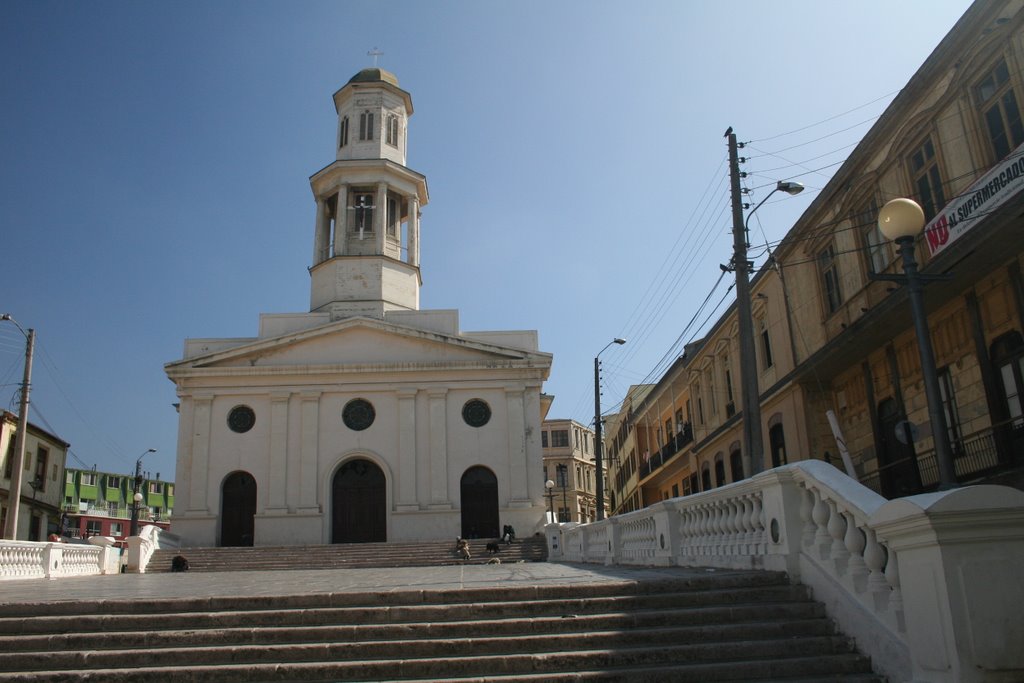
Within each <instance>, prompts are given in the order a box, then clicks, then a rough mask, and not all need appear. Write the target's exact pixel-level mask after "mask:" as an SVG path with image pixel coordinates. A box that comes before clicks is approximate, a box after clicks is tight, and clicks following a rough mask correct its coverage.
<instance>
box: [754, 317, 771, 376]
mask: <svg viewBox="0 0 1024 683" xmlns="http://www.w3.org/2000/svg"><path fill="white" fill-rule="evenodd" d="M757 324H758V328H759V329H760V330H761V334H760V335H759V336H760V337H761V371H762V372H763V371H765V370H767V369H768V368H770V367H771V366H773V365H775V359H774V358H772V338H771V337H770V336H768V324H767V323H766V322H765V321H764V318H761V319H760V320H759V321H758V323H757Z"/></svg>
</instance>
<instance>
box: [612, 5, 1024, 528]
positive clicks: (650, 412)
mask: <svg viewBox="0 0 1024 683" xmlns="http://www.w3.org/2000/svg"><path fill="white" fill-rule="evenodd" d="M1022 74H1024V3H1022V2H1020V1H1019V0H1001V1H999V2H976V3H974V4H973V5H972V6H971V7H970V8H969V9H968V11H967V12H966V13H965V14H964V15H963V17H962V18H961V19H960V20H959V21H958V22H957V24H956V25H955V26H954V27H953V29H952V30H951V31H950V32H949V34H948V35H946V36H945V37H944V38H943V39H942V40H941V42H940V43H939V45H938V46H937V47H936V48H935V50H934V52H933V53H932V54H931V55H930V56H929V57H928V59H927V61H926V62H925V63H924V64H923V65H922V67H921V68H920V69H919V70H918V72H917V73H916V74H915V75H914V76H913V77H912V78H911V80H910V82H909V83H908V84H907V85H906V87H904V88H903V89H902V91H901V92H900V94H899V95H898V96H897V97H896V98H895V99H894V100H893V102H892V103H891V104H890V106H889V107H888V108H887V109H886V111H885V112H884V113H883V115H882V116H881V117H880V118H879V119H878V121H877V122H876V123H875V124H874V126H872V128H871V130H870V131H869V132H868V133H867V135H866V136H865V137H864V139H863V140H862V141H861V143H860V144H859V145H858V146H857V147H856V148H855V149H854V150H853V151H852V152H851V153H850V154H849V156H848V158H847V160H846V162H845V163H844V164H843V165H842V166H841V167H840V169H839V170H838V171H837V172H836V174H835V175H834V176H833V178H832V179H831V180H830V181H829V182H828V183H827V184H826V186H825V187H824V188H823V189H822V190H821V191H820V192H819V193H818V195H817V197H816V198H815V199H814V201H813V202H812V203H811V205H810V207H809V208H808V209H807V211H805V212H804V214H803V215H802V216H801V217H800V218H799V220H798V221H797V222H796V224H795V225H794V226H793V227H792V229H791V230H790V231H789V232H788V233H787V234H786V236H785V238H784V239H783V240H782V242H781V243H780V244H779V245H778V246H777V247H776V248H775V249H774V253H773V254H772V256H771V258H770V259H769V260H768V261H767V262H766V263H764V264H763V266H762V268H761V270H760V271H759V272H758V273H757V274H756V275H755V277H754V278H753V280H752V282H751V295H752V308H753V325H754V332H755V346H756V355H757V371H756V381H757V383H758V391H759V395H760V404H761V405H760V407H761V411H760V412H761V419H762V423H761V429H762V434H763V442H762V444H761V446H762V452H763V454H764V457H763V467H764V468H770V467H773V466H776V465H780V464H785V463H789V462H794V461H797V460H805V459H818V460H825V461H827V462H831V463H832V464H834V465H836V466H837V467H840V468H842V469H843V470H844V471H850V468H848V467H847V466H846V465H845V464H844V463H843V461H842V459H841V452H840V448H839V442H838V441H837V438H836V434H835V433H834V431H833V429H832V428H831V426H830V424H829V420H828V417H827V415H828V413H829V412H830V411H831V412H832V413H833V414H834V416H835V421H836V425H837V427H838V429H839V434H840V436H841V437H842V439H843V443H844V444H845V445H846V446H847V447H848V451H849V456H850V467H852V471H853V473H854V474H855V475H856V476H857V477H858V479H860V481H862V483H864V484H866V485H867V486H869V487H871V488H873V489H875V490H876V491H878V492H880V493H881V494H883V495H885V496H887V497H890V498H893V497H900V496H905V495H909V494H914V493H920V492H922V491H930V490H934V489H935V488H936V487H937V485H938V467H937V464H936V456H935V436H936V435H935V426H934V425H933V424H932V421H931V418H930V417H929V411H928V404H927V400H926V397H925V393H924V382H923V377H922V371H921V363H920V359H919V355H918V347H917V338H916V335H915V332H914V329H913V326H912V318H911V312H910V305H909V301H908V297H907V293H906V288H905V287H902V286H899V283H894V282H893V281H892V280H891V279H890V280H884V279H879V277H877V276H881V277H883V278H884V277H890V276H898V275H900V274H901V273H902V272H903V267H902V265H901V259H900V257H899V256H898V255H897V253H896V250H895V247H894V245H893V244H892V243H890V242H889V241H887V240H886V239H885V238H884V237H883V236H882V235H881V233H880V232H879V230H878V227H877V219H878V212H879V209H880V208H881V207H882V206H883V205H884V204H885V203H886V202H888V201H889V200H891V199H894V198H897V197H909V198H911V199H914V200H915V201H917V202H918V203H920V204H921V205H922V207H923V208H924V211H925V214H926V218H927V220H928V223H927V225H926V226H925V230H924V233H923V234H922V235H920V236H919V237H918V238H917V240H916V259H917V261H918V263H919V264H920V267H921V272H922V273H923V274H924V275H925V276H926V277H932V276H940V277H939V278H937V279H935V278H933V280H932V281H931V282H930V283H929V284H928V286H927V287H926V288H925V290H924V299H925V305H926V308H927V316H928V320H927V324H928V327H929V330H930V334H931V339H932V344H933V346H934V350H935V357H936V365H937V371H938V377H937V379H938V383H939V387H940V394H941V396H940V399H941V403H942V405H941V410H942V412H943V415H944V418H945V421H946V422H947V424H948V437H949V441H950V443H951V447H952V451H953V460H954V469H955V474H956V477H957V479H958V480H959V481H960V482H961V483H968V482H982V481H997V482H1006V483H1010V484H1013V485H1016V486H1021V487H1024V408H1022V405H1024V402H1022V400H1021V398H1020V397H1021V396H1022V395H1024V276H1022V269H1024V258H1022V255H1024V230H1022V229H1021V228H1022V222H1021V218H1020V216H1021V215H1022V211H1024V191H1022V190H1024V123H1022V116H1021V106H1022V104H1024V76H1022ZM780 180H781V179H780ZM737 329H738V324H737V321H736V309H735V306H734V307H732V308H730V309H729V310H728V311H727V312H726V313H725V314H724V315H723V316H722V317H721V318H720V319H719V320H718V321H717V322H716V324H715V325H714V327H713V328H712V329H711V330H710V331H709V333H708V334H707V335H706V336H705V338H704V339H702V340H700V341H699V342H696V343H694V344H691V345H690V346H689V347H687V349H686V353H685V355H684V356H683V357H682V358H680V359H679V360H678V361H677V362H676V364H675V365H673V367H672V368H670V370H669V371H668V372H667V373H666V374H665V375H664V376H663V377H662V378H661V379H660V380H659V381H658V383H657V384H655V385H654V387H653V388H652V389H651V391H650V393H649V394H647V395H646V397H645V398H644V399H643V400H641V401H633V402H630V403H628V404H627V405H628V407H629V408H628V410H627V409H625V408H624V412H623V413H622V414H620V416H618V418H617V423H618V424H622V425H627V426H628V428H627V430H626V431H627V432H628V433H626V434H622V435H621V436H620V438H619V439H618V440H617V441H613V442H612V445H611V449H613V450H614V449H616V448H618V447H620V446H623V445H625V444H634V443H635V446H632V445H631V446H630V449H633V448H635V450H636V452H637V454H638V458H639V459H638V461H637V464H636V466H637V468H638V469H639V475H638V477H637V480H636V481H633V480H632V479H631V478H630V477H627V476H622V475H618V476H617V475H616V473H614V472H613V479H612V482H613V483H616V484H621V488H620V489H619V490H617V491H616V495H617V496H618V498H619V499H620V500H622V501H634V502H632V503H631V504H630V505H629V506H625V507H623V506H620V509H623V510H625V509H635V506H636V504H637V503H638V504H639V506H641V507H642V506H646V505H650V504H651V503H654V502H657V501H659V500H663V499H664V498H666V497H675V496H676V495H685V494H688V493H695V492H698V491H705V490H708V489H711V488H717V487H719V486H722V485H723V484H727V483H731V482H733V481H736V480H738V479H740V478H742V477H743V467H742V458H743V455H744V454H743V453H742V451H741V443H742V438H743V437H742V426H743V424H742V420H743V418H744V415H743V406H742V403H741V401H740V399H741V395H740V392H739V381H740V376H739V363H738V358H739V351H738V342H737V338H738V333H737ZM680 421H682V422H683V423H685V424H688V425H689V427H690V429H691V432H690V433H691V434H692V437H689V438H685V439H682V440H680V439H679V438H678V432H677V437H676V438H675V439H669V438H667V436H666V435H667V434H668V433H669V432H670V431H671V429H672V428H673V426H676V425H678V424H679V423H680ZM645 454H649V455H647V457H645ZM627 456H628V453H627ZM620 462H625V463H628V462H629V460H625V461H620ZM620 466H621V465H620Z"/></svg>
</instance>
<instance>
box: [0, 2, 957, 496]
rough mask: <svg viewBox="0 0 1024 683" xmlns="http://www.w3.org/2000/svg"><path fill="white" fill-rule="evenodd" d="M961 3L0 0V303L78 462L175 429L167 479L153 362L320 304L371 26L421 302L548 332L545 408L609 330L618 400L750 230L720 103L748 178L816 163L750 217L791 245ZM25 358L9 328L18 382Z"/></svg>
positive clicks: (10, 363) (576, 404) (7, 370)
mask: <svg viewBox="0 0 1024 683" xmlns="http://www.w3.org/2000/svg"><path fill="white" fill-rule="evenodd" d="M968 5H969V3H968V2H966V1H965V0H921V1H916V0H914V1H910V0H907V1H902V2H892V1H891V0H887V1H882V0H864V1H860V2H831V1H822V2H814V3H807V2H799V3H798V2H789V1H786V0H783V1H781V2H772V3H767V2H733V3H709V2H689V1H686V2H684V1H682V0H677V1H674V2H657V1H650V2H633V3H611V2H606V1H603V0H570V1H566V2H554V3H552V2H539V1H537V2H535V1H526V2H514V3H512V2H506V3H498V2H478V1H474V2H468V1H467V2H454V1H452V2H430V3H426V2H260V1H247V2H175V3H167V2H163V3H156V2H91V3H83V2H70V1H68V2H48V1H45V0H43V1H32V2H27V1H22V0H8V2H5V3H2V4H0V112H2V113H0V116H2V121H3V125H2V127H0V156H2V158H3V160H4V164H3V165H2V166H0V230H2V235H3V242H2V254H3V261H2V268H0V312H8V313H10V314H12V315H13V316H14V317H15V319H17V320H18V322H20V323H21V325H22V326H24V327H26V328H28V327H32V328H35V329H36V331H37V335H38V346H39V348H38V349H37V354H36V363H35V368H34V373H33V393H32V398H33V404H34V406H33V411H32V420H33V422H36V423H38V424H41V425H43V426H49V428H51V429H52V430H53V431H55V432H56V433H57V434H58V435H59V436H61V437H62V438H64V439H65V440H67V441H69V442H70V443H71V445H72V446H71V450H72V453H73V457H69V465H70V466H79V467H81V466H92V465H93V464H96V465H98V467H99V468H100V469H102V470H108V471H115V472H129V471H131V470H132V468H133V467H134V462H135V459H136V458H137V457H138V456H139V454H140V453H142V452H143V451H145V450H146V449H147V448H156V449H157V453H156V454H152V455H149V456H147V457H146V459H145V460H144V462H145V463H146V469H148V470H149V471H150V472H152V473H154V474H155V473H156V472H160V473H161V474H162V475H163V476H164V477H165V478H170V477H173V472H174V457H175V456H174V454H175V451H176V441H177V417H176V414H175V412H174V409H173V407H172V404H173V403H174V402H175V401H176V397H175V394H174V388H173V385H172V384H171V382H170V381H169V380H167V378H166V376H165V375H164V373H163V364H164V363H166V362H169V361H173V360H176V359H178V358H179V357H180V356H181V352H182V344H183V340H184V338H186V337H246V336H253V335H255V334H256V329H257V320H258V315H259V313H261V312H291V311H305V310H308V305H309V276H308V274H307V271H306V268H307V266H308V265H309V259H310V256H311V253H312V233H313V212H314V202H313V199H312V194H311V192H310V190H309V181H308V178H309V176H310V175H312V174H313V173H314V172H316V171H317V170H319V169H320V168H322V167H324V166H326V165H327V164H328V163H330V162H331V161H332V160H333V158H334V157H333V146H334V140H335V138H334V136H335V126H336V119H335V114H334V109H333V104H332V101H331V95H332V93H333V92H334V91H335V90H337V89H338V88H339V87H340V86H342V85H343V84H344V83H345V82H346V81H347V80H348V79H349V77H351V76H352V75H353V74H354V73H356V72H357V71H359V70H360V69H361V68H363V67H366V66H370V65H372V58H371V57H368V56H367V51H369V50H371V49H373V48H374V47H378V48H379V49H380V50H382V51H383V52H384V53H385V54H384V56H383V57H382V58H381V61H380V66H382V67H384V68H386V69H388V70H390V71H392V72H394V73H395V74H396V75H397V76H398V78H399V81H400V84H401V86H402V87H403V88H404V89H405V90H407V91H409V92H410V93H411V94H412V97H413V102H414V106H415V114H414V116H413V118H412V119H411V121H410V130H409V150H408V151H409V159H408V163H409V166H410V167H411V168H413V169H414V170H416V171H419V172H421V173H424V174H425V175H426V176H427V180H428V183H429V187H430V196H431V201H430V204H429V205H428V206H426V207H425V208H424V212H423V235H422V237H423V245H422V259H423V269H422V270H423V281H424V286H423V290H422V296H421V305H422V307H423V308H458V309H460V311H461V322H462V328H463V329H464V330H489V329H536V330H538V331H539V333H540V340H541V347H542V349H543V350H545V351H548V352H551V353H553V354H554V367H553V370H552V375H551V379H550V380H549V382H548V383H547V385H546V386H545V391H547V392H548V393H551V394H554V395H555V397H556V399H555V403H554V406H553V408H552V410H551V416H552V417H572V418H574V419H577V420H579V421H581V422H583V423H587V422H590V421H591V420H592V418H593V415H592V412H593V386H592V382H593V379H592V368H593V365H592V363H593V356H594V354H595V353H597V352H598V351H600V350H601V348H602V347H603V346H604V345H605V344H606V343H607V342H608V341H610V340H611V338H612V337H615V336H624V337H626V338H628V339H629V340H630V341H629V343H628V344H627V345H626V346H624V347H613V348H611V349H609V350H608V351H607V352H606V353H605V354H604V355H603V356H602V359H603V360H604V361H605V365H604V367H605V378H606V382H605V389H604V398H603V401H604V405H605V406H607V407H611V406H613V405H614V404H615V402H616V401H618V400H619V399H621V397H622V395H623V394H624V392H625V390H626V388H627V387H628V386H629V385H630V384H632V383H636V382H639V381H641V380H643V379H644V378H645V377H646V376H648V375H649V374H650V373H651V371H652V370H655V369H656V368H657V367H658V363H659V361H660V360H661V359H662V358H663V357H664V356H666V354H668V355H669V356H672V355H674V354H675V353H676V352H677V350H678V349H677V347H676V346H674V343H675V342H676V341H677V339H680V338H681V339H682V341H687V340H688V339H690V338H691V337H692V336H693V335H695V334H698V332H699V330H698V329H697V328H696V327H695V328H691V329H689V330H687V331H686V334H685V335H683V336H682V337H680V334H681V333H682V332H683V330H684V327H685V326H686V323H687V322H688V321H689V320H690V319H691V318H692V317H693V316H694V314H695V312H696V310H697V307H698V306H699V304H700V302H701V301H703V300H704V299H705V297H706V296H707V295H708V294H709V293H710V292H711V291H712V288H713V286H714V284H715V282H716V280H717V279H718V277H719V275H720V271H719V268H718V264H719V263H724V262H726V261H728V259H729V257H730V255H731V237H730V235H729V225H730V218H729V213H728V193H727V188H728V185H727V182H726V174H727V168H726V166H725V165H724V160H725V158H726V147H725V140H724V138H723V137H722V134H723V132H724V131H725V129H726V128H727V127H729V126H732V127H734V128H735V130H736V131H737V133H738V135H739V138H740V140H746V141H753V142H752V144H751V146H750V147H748V148H747V149H746V150H745V151H744V154H745V155H746V156H748V157H750V161H749V162H747V164H746V165H745V170H746V171H748V172H750V173H751V175H750V176H749V177H748V178H747V179H746V181H745V183H746V186H747V187H750V188H754V192H753V194H752V195H751V201H755V202H756V201H758V200H760V199H761V198H763V197H764V194H765V192H767V189H764V188H763V186H766V185H767V186H769V187H770V186H772V185H774V182H775V181H776V180H780V179H790V178H793V179H796V180H799V181H801V182H803V183H804V184H806V185H807V187H808V190H807V191H806V192H804V193H803V194H802V195H799V196H798V197H796V198H792V199H785V200H779V201H776V200H775V199H774V198H773V199H772V201H770V202H769V203H767V204H766V205H765V206H764V207H763V208H762V209H761V210H759V211H758V213H757V217H758V220H757V221H755V222H754V224H753V225H754V226H757V227H756V228H755V230H754V233H753V235H752V242H757V241H759V240H758V239H757V236H758V235H761V234H762V233H761V230H763V231H764V232H763V236H764V237H765V238H766V239H769V240H777V239H779V238H780V237H781V236H782V235H783V234H784V233H785V231H786V230H787V228H788V227H789V226H790V225H792V222H793V221H794V220H795V218H796V217H797V216H798V215H799V214H800V212H801V211H802V210H803V209H804V208H805V207H806V206H807V205H808V203H809V202H810V201H811V200H813V198H814V196H815V195H816V190H818V189H820V188H821V187H823V186H824V184H825V183H826V182H827V179H828V177H829V175H830V173H831V172H832V171H834V169H835V168H836V164H838V163H839V162H841V161H842V159H843V158H844V157H845V155H846V154H848V153H849V150H850V148H851V145H852V144H854V143H855V142H856V141H857V140H858V139H859V138H860V137H861V136H863V134H864V133H865V132H866V131H867V129H868V127H869V125H870V123H871V121H872V120H873V119H874V118H875V117H877V116H878V115H879V114H880V113H881V111H882V110H883V109H884V107H885V105H886V104H887V103H888V102H889V101H890V100H891V98H892V97H893V95H894V94H895V93H896V92H897V91H898V90H899V89H900V88H901V87H902V86H903V85H904V84H905V83H906V81H907V80H908V78H909V77H910V76H911V75H912V74H913V72H914V71H915V70H916V69H917V68H918V67H919V66H920V65H921V63H922V62H923V61H924V59H925V58H926V57H927V56H928V54H929V53H930V52H931V51H932V50H933V49H934V47H935V46H936V45H937V44H938V42H939V40H941V38H942V37H943V36H944V35H945V34H946V32H947V31H948V30H949V29H950V28H951V27H952V26H953V24H954V23H955V22H956V20H957V19H958V18H959V17H960V16H961V15H962V14H963V12H964V11H965V10H966V8H967V7H968ZM908 27H911V28H909V29H908ZM792 131H796V132H792ZM785 133H790V134H788V135H782V134H785ZM780 135H782V136H781V137H776V136H780ZM758 263H760V261H758ZM723 296H725V297H726V298H725V299H724V301H725V302H726V304H727V303H728V301H730V300H731V296H727V295H726V293H725V289H724V288H723V287H719V288H718V289H717V290H715V294H714V296H713V301H714V302H715V303H717V302H718V301H720V300H722V297H723ZM705 315H706V314H705ZM703 319H704V316H702V317H701V318H700V320H703ZM22 354H23V340H22V338H21V336H20V333H19V332H18V331H17V329H16V328H14V327H13V326H12V325H11V324H10V323H0V403H2V404H3V407H4V408H7V409H12V410H16V409H17V399H16V389H17V387H16V386H15V385H16V384H17V383H18V382H19V381H20V378H21V363H22V359H23V355H22Z"/></svg>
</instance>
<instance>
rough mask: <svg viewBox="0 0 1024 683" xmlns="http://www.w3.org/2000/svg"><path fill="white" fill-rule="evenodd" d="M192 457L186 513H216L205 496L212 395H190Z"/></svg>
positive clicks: (190, 459) (208, 461)
mask: <svg viewBox="0 0 1024 683" xmlns="http://www.w3.org/2000/svg"><path fill="white" fill-rule="evenodd" d="M191 403H192V434H193V437H192V457H191V458H189V461H190V462H189V491H188V496H189V498H188V508H187V510H186V513H193V512H195V513H197V514H200V515H210V514H216V511H214V510H211V509H210V504H209V501H208V499H207V496H206V489H207V480H208V477H209V463H210V428H211V421H212V419H213V395H212V394H193V396H192V401H191Z"/></svg>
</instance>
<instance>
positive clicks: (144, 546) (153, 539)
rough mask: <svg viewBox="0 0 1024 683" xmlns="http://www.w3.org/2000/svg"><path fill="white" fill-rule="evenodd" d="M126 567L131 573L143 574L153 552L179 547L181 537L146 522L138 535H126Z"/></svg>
mask: <svg viewBox="0 0 1024 683" xmlns="http://www.w3.org/2000/svg"><path fill="white" fill-rule="evenodd" d="M127 540H128V552H127V556H126V557H127V567H126V570H127V571H128V572H131V573H133V574H134V573H138V574H144V573H145V572H146V566H147V565H148V564H149V560H150V559H151V558H152V557H153V553H154V552H155V551H156V550H159V549H160V548H180V547H181V537H179V536H177V535H176V534H172V533H171V532H170V531H167V530H166V529H163V528H161V527H158V526H157V525H155V524H147V525H145V526H143V527H142V529H140V530H139V535H138V536H129V537H128V539H127Z"/></svg>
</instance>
